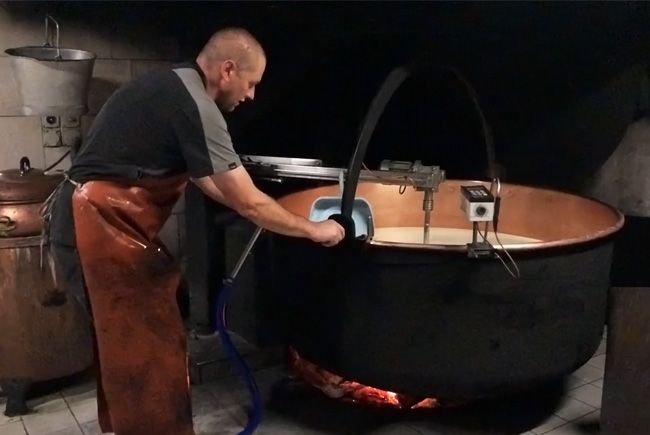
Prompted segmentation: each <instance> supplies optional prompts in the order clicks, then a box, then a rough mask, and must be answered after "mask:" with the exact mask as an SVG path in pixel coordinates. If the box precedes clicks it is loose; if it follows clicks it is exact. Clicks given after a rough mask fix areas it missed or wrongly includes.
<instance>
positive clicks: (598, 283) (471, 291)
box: [268, 181, 623, 401]
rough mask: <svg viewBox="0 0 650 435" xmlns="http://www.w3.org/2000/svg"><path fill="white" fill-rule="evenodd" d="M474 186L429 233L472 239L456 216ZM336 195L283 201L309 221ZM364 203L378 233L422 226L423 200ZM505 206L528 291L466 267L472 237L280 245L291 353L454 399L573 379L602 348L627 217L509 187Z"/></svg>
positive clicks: (451, 187)
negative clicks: (615, 255)
mask: <svg viewBox="0 0 650 435" xmlns="http://www.w3.org/2000/svg"><path fill="white" fill-rule="evenodd" d="M465 184H470V182H461V181H446V182H444V183H442V184H441V185H440V191H439V192H438V193H437V194H436V195H435V206H434V210H433V213H432V222H431V226H432V227H443V228H454V229H470V228H471V223H470V222H469V221H468V220H467V219H466V218H465V216H464V215H463V213H462V211H461V210H460V207H459V202H460V192H459V187H460V186H461V185H465ZM336 193H337V187H321V188H314V189H309V190H305V191H301V192H297V193H293V194H290V195H287V196H285V197H282V198H280V200H279V202H280V203H281V204H282V205H283V206H284V207H286V208H287V209H289V210H290V211H292V212H294V213H297V214H300V215H302V216H308V214H309V210H310V206H311V205H312V203H313V202H314V200H316V199H317V198H319V197H321V196H331V195H336ZM357 195H358V196H361V197H363V198H365V199H367V200H368V201H369V203H370V204H371V207H372V209H373V217H374V223H375V227H376V228H377V229H378V230H381V228H382V227H416V226H422V223H423V212H422V193H421V192H416V191H414V190H412V189H408V190H407V191H406V192H405V193H404V194H403V195H400V194H399V193H398V188H397V187H389V186H382V185H376V184H362V185H360V186H359V189H358V191H357ZM501 196H502V198H503V199H502V205H501V213H500V225H499V232H500V233H502V234H504V235H505V234H510V235H517V236H524V237H526V238H528V240H526V241H523V242H517V243H508V242H504V243H505V247H506V248H507V250H508V251H509V253H510V254H511V255H512V257H513V258H514V260H515V262H516V263H517V265H518V268H519V270H520V273H521V277H520V278H519V279H516V278H514V277H513V276H511V275H510V274H508V273H507V271H506V270H505V268H504V266H503V265H502V263H501V262H500V261H499V260H497V259H470V258H468V256H467V249H466V246H465V243H467V242H470V240H471V238H470V237H469V236H468V238H467V239H466V240H463V241H461V242H458V243H454V244H451V243H450V244H440V245H423V244H421V243H400V242H387V241H382V240H379V239H377V238H375V239H372V240H369V241H355V242H354V243H353V245H352V246H345V247H344V246H341V247H336V248H331V249H328V248H324V247H322V246H319V245H315V244H313V243H310V242H307V241H304V240H298V239H292V238H286V237H275V238H274V240H273V248H274V253H275V254H274V256H273V258H274V259H273V262H274V264H273V265H272V268H273V269H275V270H276V271H277V273H274V274H273V281H271V282H270V283H268V285H270V286H272V287H273V288H274V289H276V291H279V292H280V293H281V295H280V297H281V298H282V300H283V302H284V303H285V304H286V309H287V313H286V318H287V319H288V322H289V324H290V332H289V334H290V337H289V344H291V345H292V346H293V347H294V348H295V349H296V350H297V351H298V352H299V353H300V354H301V355H302V356H303V357H305V358H306V359H308V360H309V361H311V362H314V363H316V364H318V365H319V366H320V367H322V368H324V369H326V370H328V371H330V372H333V373H335V374H337V375H340V376H343V377H344V378H347V379H350V380H354V381H357V382H360V383H362V384H365V385H370V386H373V387H377V388H381V389H384V390H390V391H394V392H398V393H402V394H410V395H413V396H420V397H436V398H439V399H442V400H451V401H457V400H461V401H462V400H473V399H478V398H482V397H489V396H499V395H503V394H508V393H512V392H516V391H519V390H523V389H527V388H532V387H536V386H538V385H539V384H541V383H544V382H546V381H550V380H553V379H555V378H560V377H562V376H563V375H565V374H568V373H570V372H571V371H573V370H575V369H576V368H577V367H579V366H580V365H581V364H583V363H584V362H586V361H587V360H588V359H589V358H590V357H591V356H592V355H593V353H594V351H595V350H596V348H597V346H598V344H599V342H600V340H601V336H602V331H603V325H604V322H605V309H606V301H607V293H608V288H609V269H610V264H611V259H612V239H613V235H614V234H615V233H616V232H617V231H618V230H619V229H620V228H621V227H622V225H623V217H622V215H621V214H620V213H619V212H618V211H616V210H615V209H613V208H611V207H609V206H607V205H605V204H603V203H600V202H597V201H594V200H590V199H586V198H582V197H578V196H574V195H571V194H566V193H561V192H557V191H551V190H545V189H539V188H531V187H525V186H518V185H504V186H503V189H502V193H501ZM378 233H379V231H378ZM434 233H435V230H433V231H432V234H434ZM502 237H503V238H504V239H505V236H502ZM501 256H502V257H503V258H504V259H506V256H505V254H504V253H503V252H502V251H501ZM506 262H507V259H506ZM510 267H511V269H512V268H513V267H512V265H510Z"/></svg>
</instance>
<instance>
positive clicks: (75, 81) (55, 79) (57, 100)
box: [5, 16, 97, 116]
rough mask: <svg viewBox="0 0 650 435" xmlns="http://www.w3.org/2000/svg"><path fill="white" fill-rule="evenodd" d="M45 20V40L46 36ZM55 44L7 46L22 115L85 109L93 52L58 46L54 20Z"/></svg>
mask: <svg viewBox="0 0 650 435" xmlns="http://www.w3.org/2000/svg"><path fill="white" fill-rule="evenodd" d="M48 19H51V20H52V21H54V20H53V19H52V18H51V17H49V16H48V17H47V18H46V19H45V33H46V40H48V39H49V32H48V26H47V22H48ZM54 23H55V24H56V46H52V44H50V42H46V43H45V45H44V46H42V47H38V46H29V47H18V48H9V49H7V50H5V53H7V54H8V55H9V56H10V58H11V62H12V67H13V70H14V76H15V77H16V83H17V85H18V92H19V94H20V98H21V100H22V113H23V114H24V115H59V116H60V115H72V116H79V115H82V114H84V113H86V112H87V111H88V107H87V99H88V85H89V83H90V78H91V77H92V72H93V66H94V64H95V58H96V57H97V56H96V55H95V54H94V53H91V52H89V51H84V50H74V49H71V48H60V47H59V26H58V23H56V21H54Z"/></svg>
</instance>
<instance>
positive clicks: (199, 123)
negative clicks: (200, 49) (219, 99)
mask: <svg viewBox="0 0 650 435" xmlns="http://www.w3.org/2000/svg"><path fill="white" fill-rule="evenodd" d="M175 72H176V74H177V75H178V77H179V78H180V79H181V81H182V82H183V84H184V85H185V87H186V89H187V91H188V93H187V97H188V98H186V99H182V101H180V102H179V109H178V111H177V112H176V113H175V115H174V116H173V117H172V122H173V123H174V128H173V130H174V132H175V134H176V137H177V139H178V142H179V143H180V146H181V153H182V155H183V159H184V160H185V164H186V165H187V170H188V172H189V174H190V176H191V177H193V178H201V177H206V176H208V175H212V174H218V173H220V172H223V171H227V170H230V169H235V168H236V167H238V166H241V160H240V159H239V156H238V155H237V153H236V152H235V149H234V148H233V144H232V139H231V138H230V133H229V132H228V126H227V124H226V120H225V119H224V117H223V115H222V113H221V111H220V110H219V108H218V107H217V105H216V104H215V102H214V101H213V100H212V99H210V98H209V97H208V96H207V94H206V93H205V88H204V87H203V83H202V82H201V78H200V76H199V75H198V73H197V72H196V71H194V70H193V69H188V68H184V69H177V70H175Z"/></svg>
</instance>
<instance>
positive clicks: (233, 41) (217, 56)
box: [197, 27, 266, 69]
mask: <svg viewBox="0 0 650 435" xmlns="http://www.w3.org/2000/svg"><path fill="white" fill-rule="evenodd" d="M262 59H266V55H265V54H264V49H263V48H262V45H261V44H260V43H259V42H258V41H257V39H255V37H254V36H253V35H251V34H250V33H249V32H248V31H247V30H245V29H241V28H238V27H228V28H225V29H221V30H219V31H217V32H216V33H215V34H214V35H212V37H211V38H210V39H209V40H208V42H207V43H206V44H205V46H204V47H203V49H202V50H201V52H200V53H199V56H198V58H197V60H200V61H201V62H200V63H203V62H206V63H207V64H208V65H213V64H214V63H219V62H224V61H226V60H231V61H233V62H235V63H236V64H237V65H238V66H239V67H240V68H242V69H253V68H256V67H257V65H258V63H259V61H260V60H262Z"/></svg>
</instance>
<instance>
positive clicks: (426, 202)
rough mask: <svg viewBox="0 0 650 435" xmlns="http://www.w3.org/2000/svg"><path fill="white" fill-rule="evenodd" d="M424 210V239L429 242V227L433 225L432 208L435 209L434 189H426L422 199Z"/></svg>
mask: <svg viewBox="0 0 650 435" xmlns="http://www.w3.org/2000/svg"><path fill="white" fill-rule="evenodd" d="M422 210H424V241H423V243H429V229H430V226H431V210H433V190H431V189H426V190H425V191H424V199H423V200H422Z"/></svg>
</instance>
